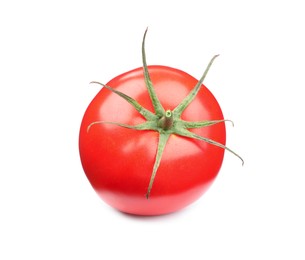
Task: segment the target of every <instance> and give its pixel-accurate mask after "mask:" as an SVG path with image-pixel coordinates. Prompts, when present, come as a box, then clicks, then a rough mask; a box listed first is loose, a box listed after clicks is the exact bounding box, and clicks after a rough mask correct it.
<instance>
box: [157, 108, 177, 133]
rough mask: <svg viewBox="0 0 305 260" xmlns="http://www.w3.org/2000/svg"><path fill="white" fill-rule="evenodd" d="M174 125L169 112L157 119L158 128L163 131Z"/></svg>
mask: <svg viewBox="0 0 305 260" xmlns="http://www.w3.org/2000/svg"><path fill="white" fill-rule="evenodd" d="M173 123H174V118H173V113H172V111H170V110H167V111H166V112H165V115H164V116H162V117H161V118H160V119H159V122H158V126H159V127H161V128H162V129H163V130H169V129H171V128H172V126H173Z"/></svg>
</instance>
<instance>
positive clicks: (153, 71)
mask: <svg viewBox="0 0 305 260" xmlns="http://www.w3.org/2000/svg"><path fill="white" fill-rule="evenodd" d="M146 34H147V30H146V31H145V33H144V36H143V41H142V62H143V67H140V68H136V69H133V70H131V71H128V72H125V73H123V74H121V75H119V76H117V77H115V78H113V79H112V80H110V81H109V82H108V83H107V84H102V83H99V82H95V81H93V82H91V83H94V84H99V85H101V86H102V88H101V90H100V91H99V92H98V94H97V95H96V96H95V97H94V98H93V100H92V101H91V103H90V104H89V106H88V108H87V109H86V111H85V114H84V116H83V119H82V122H81V127H80V133H79V152H80V159H81V163H82V166H83V169H84V172H85V174H86V176H87V178H88V180H89V182H90V183H91V185H92V187H93V188H94V190H95V191H96V192H97V194H98V195H99V196H100V197H101V198H102V199H103V200H104V201H105V202H106V203H108V204H109V205H110V206H112V207H114V208H116V209H117V210H119V211H122V212H125V213H129V214H136V215H161V214H167V213H171V212H175V211H178V210H180V209H182V208H184V207H186V206H188V205H189V204H191V203H193V202H194V201H196V200H197V199H198V198H200V197H201V196H202V195H203V194H204V193H205V192H206V191H207V190H208V188H209V187H210V185H211V184H212V183H213V181H214V180H215V178H216V177H217V174H218V172H219V170H220V168H221V165H222V162H223V158H224V151H225V150H227V151H229V152H230V153H232V154H233V155H235V156H237V157H238V158H239V159H240V160H241V161H242V163H243V159H242V158H241V157H240V156H239V155H238V154H237V153H235V152H234V151H233V150H231V149H230V148H228V147H226V146H225V143H226V128H225V122H226V121H228V122H230V123H232V121H230V120H225V119H224V117H223V113H222V110H221V108H220V105H219V103H218V102H217V100H216V98H215V97H214V95H213V94H212V93H211V92H210V90H209V89H208V88H207V87H206V86H205V85H203V81H204V79H205V77H206V75H207V73H208V71H209V69H210V67H211V65H212V63H213V62H214V60H215V59H216V57H217V56H218V55H215V56H214V57H213V58H212V59H211V61H210V62H209V64H208V66H207V68H206V69H205V71H204V73H203V75H202V77H201V78H200V79H199V80H196V79H195V78H194V77H192V76H190V75H189V74H187V73H186V72H184V71H181V70H178V69H175V68H171V67H167V66H156V65H155V66H148V65H147V62H146V54H145V39H146Z"/></svg>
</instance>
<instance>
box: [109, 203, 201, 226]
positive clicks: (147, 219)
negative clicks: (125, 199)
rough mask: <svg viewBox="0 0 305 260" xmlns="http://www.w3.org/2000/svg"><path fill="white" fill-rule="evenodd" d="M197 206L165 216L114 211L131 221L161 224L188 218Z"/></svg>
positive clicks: (190, 206)
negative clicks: (161, 222) (160, 222)
mask: <svg viewBox="0 0 305 260" xmlns="http://www.w3.org/2000/svg"><path fill="white" fill-rule="evenodd" d="M194 206H195V205H193V204H192V205H189V206H187V207H186V208H184V209H181V210H179V211H176V212H171V213H167V214H163V215H135V214H130V213H126V212H122V211H119V210H116V209H113V210H114V211H116V213H117V214H118V215H122V216H123V217H125V218H127V219H130V220H135V221H144V222H159V221H167V220H172V219H175V218H180V217H183V216H186V215H188V214H190V212H192V208H194Z"/></svg>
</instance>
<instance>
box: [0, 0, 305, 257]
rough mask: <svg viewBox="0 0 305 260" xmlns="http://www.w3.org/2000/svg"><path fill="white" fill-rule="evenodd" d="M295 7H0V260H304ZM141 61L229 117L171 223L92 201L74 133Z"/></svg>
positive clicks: (299, 34)
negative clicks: (215, 154) (212, 171)
mask: <svg viewBox="0 0 305 260" xmlns="http://www.w3.org/2000/svg"><path fill="white" fill-rule="evenodd" d="M304 24H305V16H304V3H303V1H301V0H300V1H296V0H290V1H268V0H265V1H237V0H232V1H221V0H213V1H192V0H188V1H179V0H173V1H169V0H164V1H162V2H161V1H160V2H159V1H144V0H142V1H134V0H129V1H123V0H122V1H119V0H111V1H104V0H100V1H88V0H87V1H56V0H53V1H33V0H28V1H5V0H4V1H1V3H0V37H1V40H0V47H1V48H0V115H1V117H0V120H1V128H0V133H1V134H0V210H1V212H0V240H1V241H0V258H1V259H5V260H6V259H76V258H77V259H110V260H111V259H134V260H137V259H211V260H214V259H235V260H236V259H279V258H280V259H294V260H296V259H305V224H304V221H305V220H304V219H305V213H304V198H305V189H304V187H305V177H304V176H305V167H304V145H305V142H304V131H305V127H304V111H305V105H304V103H303V100H304V84H305V79H304V78H305V76H304V68H305V47H304V46H305V40H304ZM147 26H148V27H149V32H148V35H147V42H146V51H147V60H148V63H149V64H162V65H167V66H172V67H176V68H179V69H182V70H184V71H186V72H188V73H189V74H191V75H193V76H194V77H196V78H199V77H200V76H201V74H202V72H203V70H204V69H205V66H206V65H207V63H208V61H209V60H210V58H211V57H212V56H213V55H214V54H217V53H219V54H220V57H219V58H218V59H217V60H216V61H215V63H214V65H213V67H212V69H211V71H210V73H209V75H208V77H207V79H206V81H205V84H206V85H207V86H208V88H209V89H210V90H211V91H212V92H213V93H214V95H215V96H216V97H217V99H218V101H219V102H220V104H221V106H222V109H223V112H224V114H225V117H226V118H229V119H232V120H233V121H234V122H235V127H234V128H232V127H231V126H230V125H229V124H228V127H227V138H228V141H227V145H228V146H229V147H230V148H232V149H234V150H235V151H237V152H238V153H240V154H241V155H242V156H243V158H244V160H245V165H244V166H243V167H242V166H241V163H240V161H239V160H238V159H237V158H236V157H234V156H233V155H231V154H228V153H226V156H225V160H224V163H223V167H222V169H221V171H220V173H219V177H218V178H217V180H216V181H215V183H214V185H213V186H212V187H211V189H210V190H209V191H208V192H207V193H206V194H205V195H204V196H203V197H202V198H201V199H200V200H198V201H197V202H196V203H194V204H193V205H191V206H190V207H188V208H186V209H185V210H182V211H180V212H178V213H176V214H171V215H168V216H163V217H154V218H141V217H131V216H126V215H124V214H121V213H119V212H117V211H115V210H113V209H112V208H110V207H109V206H108V205H106V204H105V203H104V202H103V201H101V200H100V199H99V198H98V197H97V195H96V194H95V192H94V191H93V189H92V188H91V186H90V184H89V183H88V181H87V179H86V177H85V174H84V173H83V170H82V167H81V164H80V160H79V154H78V130H79V126H80V122H81V119H82V116H83V113H84V111H85V109H86V107H87V105H88V104H89V102H90V101H91V99H92V98H93V97H94V95H95V94H96V93H97V92H98V91H99V86H95V85H91V86H89V84H88V83H89V82H90V81H92V80H98V81H101V82H104V83H106V82H108V81H109V80H110V79H111V78H113V77H115V76H116V75H118V74H121V73H122V72H125V71H128V70H130V69H133V68H135V67H139V66H141V49H140V48H141V40H142V36H143V33H144V30H145V29H146V27H147Z"/></svg>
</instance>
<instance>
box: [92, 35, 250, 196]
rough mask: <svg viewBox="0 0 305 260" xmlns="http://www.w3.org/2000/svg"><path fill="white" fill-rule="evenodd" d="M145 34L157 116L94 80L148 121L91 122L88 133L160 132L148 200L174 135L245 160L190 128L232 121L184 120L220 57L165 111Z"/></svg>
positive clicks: (146, 75)
mask: <svg viewBox="0 0 305 260" xmlns="http://www.w3.org/2000/svg"><path fill="white" fill-rule="evenodd" d="M146 34H147V29H146V31H145V33H144V36H143V41H142V62H143V73H144V80H145V85H146V87H147V90H148V93H149V96H150V99H151V101H152V104H153V107H154V111H155V113H152V112H150V111H149V110H147V109H146V108H144V107H142V106H141V105H140V104H139V103H138V102H137V101H136V100H134V99H133V98H131V97H129V96H127V95H126V94H124V93H122V92H120V91H117V90H115V89H113V88H111V87H110V86H107V85H104V84H102V83H100V82H96V81H92V82H91V83H96V84H99V85H101V86H103V87H105V88H107V89H108V90H110V91H112V92H113V93H115V94H117V95H119V96H120V97H122V98H123V99H125V100H126V101H127V102H128V103H130V104H131V105H132V106H133V107H134V108H135V109H136V110H137V111H138V112H139V113H140V114H141V115H142V116H143V117H144V118H145V119H146V122H144V123H141V124H138V125H128V124H121V123H118V122H108V121H96V122H92V123H91V124H90V125H89V126H88V128H87V131H89V130H90V128H91V127H92V126H94V125H95V124H114V125H117V126H120V127H125V128H129V129H134V130H142V131H144V130H152V131H157V132H158V133H159V141H158V147H157V153H156V158H155V163H154V166H153V169H152V174H151V177H150V181H149V184H148V188H147V193H146V198H147V199H148V198H149V196H150V193H151V190H152V187H153V183H154V180H155V177H156V174H157V171H158V168H159V165H160V162H161V158H162V154H163V151H164V148H165V146H166V144H167V141H168V139H169V137H170V136H171V135H172V134H175V135H180V136H184V137H187V138H192V139H197V140H200V141H204V142H207V143H209V144H211V145H215V146H218V147H220V148H222V149H225V150H227V151H229V152H231V153H232V154H234V155H235V156H237V157H238V158H239V159H240V160H241V161H242V164H244V161H243V159H242V158H241V157H240V156H239V155H238V154H236V153H235V152H234V151H232V150H231V149H229V148H228V147H226V146H225V145H223V144H221V143H219V142H216V141H213V140H211V139H208V138H205V137H202V136H199V135H197V134H195V133H193V132H191V131H189V130H188V129H194V128H201V127H208V126H211V125H214V124H218V123H222V122H225V121H229V122H231V123H232V125H233V122H232V121H231V120H210V121H196V122H190V121H185V120H182V119H181V114H182V112H183V111H184V110H185V109H186V108H187V107H188V105H189V104H190V103H191V102H192V101H193V99H194V98H195V97H196V95H197V93H198V92H199V90H200V88H201V86H202V83H203V80H204V79H205V77H206V75H207V73H208V71H209V69H210V67H211V65H212V63H213V62H214V60H215V59H216V58H217V56H218V55H215V56H214V57H213V58H212V59H211V61H210V62H209V64H208V66H207V68H206V69H205V71H204V73H203V75H202V77H201V78H200V80H199V81H198V83H197V84H196V86H195V87H194V88H193V89H192V90H191V92H190V93H189V94H188V95H187V96H186V97H185V98H184V99H183V100H182V102H181V103H180V104H179V105H178V106H177V107H176V108H175V109H174V110H172V111H171V110H166V111H165V109H164V108H163V106H162V104H161V103H160V100H159V98H158V97H157V95H156V92H155V89H154V87H153V84H152V82H151V79H150V75H149V72H148V68H147V63H146V55H145V38H146Z"/></svg>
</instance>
